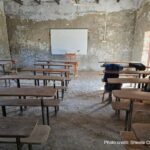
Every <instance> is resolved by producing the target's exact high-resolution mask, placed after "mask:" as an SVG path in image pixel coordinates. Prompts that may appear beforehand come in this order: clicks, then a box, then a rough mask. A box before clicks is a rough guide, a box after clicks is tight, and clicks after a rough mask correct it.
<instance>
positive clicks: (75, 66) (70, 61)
mask: <svg viewBox="0 0 150 150" xmlns="http://www.w3.org/2000/svg"><path fill="white" fill-rule="evenodd" d="M38 62H47V63H51V62H52V63H65V64H71V65H73V66H74V77H78V61H76V60H67V59H64V60H54V59H52V60H38Z"/></svg>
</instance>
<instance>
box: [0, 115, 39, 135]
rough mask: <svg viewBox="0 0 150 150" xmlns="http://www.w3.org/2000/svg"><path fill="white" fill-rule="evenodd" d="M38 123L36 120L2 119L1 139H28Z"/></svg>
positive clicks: (0, 125)
mask: <svg viewBox="0 0 150 150" xmlns="http://www.w3.org/2000/svg"><path fill="white" fill-rule="evenodd" d="M36 123H37V119H35V118H27V117H0V137H28V136H30V134H31V132H32V130H33V128H34V127H35V125H36Z"/></svg>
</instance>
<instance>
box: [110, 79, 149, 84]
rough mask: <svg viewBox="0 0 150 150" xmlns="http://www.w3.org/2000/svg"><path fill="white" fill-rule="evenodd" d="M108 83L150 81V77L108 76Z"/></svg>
mask: <svg viewBox="0 0 150 150" xmlns="http://www.w3.org/2000/svg"><path fill="white" fill-rule="evenodd" d="M108 83H112V84H115V83H150V79H148V78H108Z"/></svg>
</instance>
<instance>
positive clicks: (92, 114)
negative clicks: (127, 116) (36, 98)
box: [0, 72, 124, 150]
mask: <svg viewBox="0 0 150 150" xmlns="http://www.w3.org/2000/svg"><path fill="white" fill-rule="evenodd" d="M102 87H103V83H101V76H99V75H98V72H80V73H79V77H78V79H73V80H72V81H71V82H70V84H69V88H68V90H67V92H66V94H65V97H64V100H63V101H61V103H60V111H59V112H58V116H57V117H51V118H50V126H51V128H52V130H51V133H50V136H49V139H48V142H47V144H46V145H44V146H33V150H41V149H45V150H124V147H123V146H122V145H108V144H104V140H115V141H116V140H120V136H119V132H120V131H121V130H123V129H124V121H123V119H121V120H120V121H118V120H117V119H116V117H115V115H114V111H113V110H112V108H111V105H105V104H101V96H102V92H103V91H100V89H101V88H102ZM16 110H18V108H13V109H12V108H10V110H9V116H14V115H15V116H16V115H17V114H18V113H19V112H18V111H16ZM50 113H51V114H53V109H51V112H50ZM24 116H30V117H31V116H37V117H39V118H41V110H40V108H28V110H27V111H25V112H24ZM123 116H124V114H122V117H121V118H124V117H123ZM40 123H41V121H40ZM15 149H16V145H15V144H9V145H8V144H0V150H15ZM26 149H27V147H26V146H24V147H23V150H26Z"/></svg>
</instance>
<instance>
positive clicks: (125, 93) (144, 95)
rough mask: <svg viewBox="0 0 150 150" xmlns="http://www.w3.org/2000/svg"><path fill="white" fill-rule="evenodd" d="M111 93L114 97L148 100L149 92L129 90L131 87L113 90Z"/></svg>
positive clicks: (149, 98) (149, 99) (149, 97)
mask: <svg viewBox="0 0 150 150" xmlns="http://www.w3.org/2000/svg"><path fill="white" fill-rule="evenodd" d="M112 93H113V95H114V96H115V97H118V98H122V99H131V100H144V101H150V94H149V92H143V91H139V90H131V89H128V90H126V89H124V90H113V92H112Z"/></svg>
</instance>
